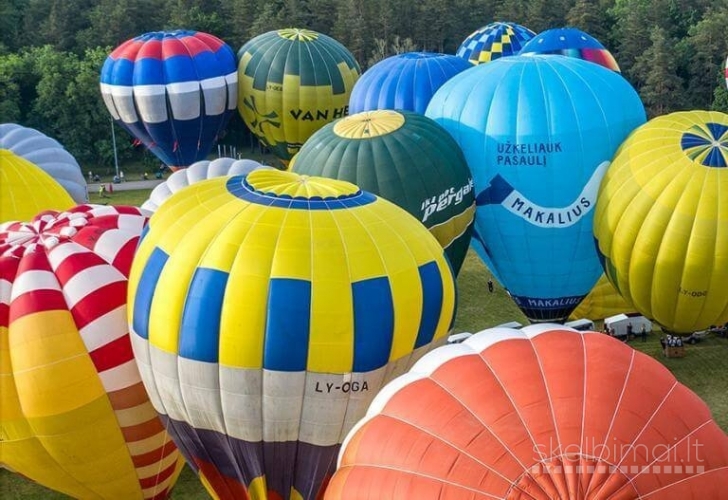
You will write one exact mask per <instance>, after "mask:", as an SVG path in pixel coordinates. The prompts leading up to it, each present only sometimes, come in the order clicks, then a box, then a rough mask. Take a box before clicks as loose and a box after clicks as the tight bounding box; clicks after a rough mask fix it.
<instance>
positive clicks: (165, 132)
mask: <svg viewBox="0 0 728 500" xmlns="http://www.w3.org/2000/svg"><path fill="white" fill-rule="evenodd" d="M237 94H238V76H237V63H236V61H235V52H233V49H232V48H230V46H228V45H227V44H226V43H224V42H223V41H222V40H220V39H219V38H217V37H215V36H213V35H210V34H207V33H203V32H200V31H183V30H179V31H166V32H165V31H158V32H152V33H146V34H144V35H140V36H138V37H136V38H133V39H131V40H128V41H126V42H124V43H123V44H121V45H120V46H119V47H117V48H116V49H114V51H113V52H112V53H111V54H110V55H109V57H108V58H107V59H106V61H105V62H104V66H103V67H102V68H101V95H102V96H103V98H104V103H105V104H106V107H107V108H108V110H109V113H111V116H112V117H113V118H114V121H115V122H116V123H117V124H119V125H121V126H122V127H124V128H125V129H126V130H127V131H128V132H129V133H131V134H132V135H133V136H134V137H135V138H136V139H137V140H138V141H140V142H141V143H143V144H144V145H145V146H146V147H147V148H149V150H150V151H152V153H154V154H155V155H156V156H157V157H158V158H159V159H160V160H161V161H163V162H164V163H165V164H166V165H168V166H169V167H170V168H172V169H173V170H176V169H178V168H184V167H187V166H189V165H191V164H192V163H194V162H196V161H200V160H204V159H205V158H206V157H207V155H208V153H209V152H210V150H211V149H212V146H213V145H214V143H215V141H216V140H217V139H218V136H219V135H220V133H221V132H222V131H223V130H224V129H225V127H226V126H227V123H228V120H229V119H230V117H231V116H232V114H233V112H234V111H235V109H236V107H237Z"/></svg>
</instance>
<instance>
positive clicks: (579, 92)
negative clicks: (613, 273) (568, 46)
mask: <svg viewBox="0 0 728 500" xmlns="http://www.w3.org/2000/svg"><path fill="white" fill-rule="evenodd" d="M425 115H426V116H428V117H430V118H432V119H434V120H435V121H437V122H438V123H439V124H440V125H442V126H443V127H445V129H447V130H448V131H449V132H450V134H451V135H452V136H453V137H454V138H455V140H456V141H457V143H458V144H460V147H461V148H462V149H463V152H464V153H465V157H466V159H467V161H468V166H469V167H470V169H471V171H472V174H473V180H474V183H475V193H476V196H477V204H478V207H477V211H476V216H475V230H476V231H477V235H478V238H479V242H477V243H479V244H474V245H473V246H474V248H475V249H476V251H478V253H479V255H480V256H481V258H483V260H484V261H485V262H486V264H487V265H489V267H491V268H492V271H493V272H494V274H495V275H496V276H497V277H498V280H499V281H500V282H501V283H502V284H503V286H505V287H506V289H507V290H508V291H509V292H510V294H511V296H512V298H513V299H514V301H515V302H516V304H518V306H519V307H520V308H521V310H523V312H524V313H525V314H526V316H527V317H528V318H529V319H530V320H531V321H563V320H565V319H566V318H567V317H568V315H569V313H570V312H571V311H572V310H573V309H574V308H575V307H576V306H577V305H578V303H579V302H580V301H581V299H582V298H584V296H586V294H587V293H589V290H591V288H592V287H593V286H594V284H595V283H596V281H597V279H598V278H599V275H600V274H601V272H602V268H601V266H600V264H599V259H598V257H597V253H596V250H595V247H594V240H593V236H592V220H593V216H594V205H595V202H596V196H597V191H598V188H599V183H600V181H601V179H602V177H603V176H604V172H605V170H606V168H607V167H608V165H609V162H610V161H611V159H612V157H613V155H614V153H615V152H616V151H617V148H618V147H619V146H620V144H621V143H622V142H623V141H624V139H626V137H627V136H628V135H629V134H630V132H632V130H634V129H635V128H637V127H638V126H640V125H642V124H643V123H644V122H645V120H646V116H645V110H644V106H643V105H642V102H641V101H640V98H639V96H638V95H637V92H636V91H635V90H634V89H633V88H632V86H631V85H630V84H629V83H628V82H627V81H626V80H625V79H624V78H623V77H622V76H620V75H619V74H618V73H615V72H614V71H610V70H608V69H606V68H603V67H601V66H599V65H596V64H592V63H589V62H586V61H582V60H580V59H575V58H570V57H565V56H561V55H533V56H518V57H507V58H502V59H498V60H497V61H494V62H492V63H489V64H483V65H479V66H475V67H474V68H472V69H469V70H467V71H465V72H463V73H460V74H459V75H456V76H455V77H453V78H452V79H451V80H450V81H448V82H447V83H445V84H444V85H443V86H442V87H440V89H439V90H438V91H437V92H436V93H435V95H434V96H433V98H432V100H431V101H430V104H429V106H428V107H427V111H426V113H425Z"/></svg>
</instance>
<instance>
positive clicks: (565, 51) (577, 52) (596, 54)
mask: <svg viewBox="0 0 728 500" xmlns="http://www.w3.org/2000/svg"><path fill="white" fill-rule="evenodd" d="M529 54H530V55H532V54H560V55H562V56H569V57H576V58H577V59H583V60H585V61H590V62H593V63H596V64H599V65H601V66H604V67H605V68H609V69H611V70H614V71H617V72H619V65H618V64H617V61H616V60H615V59H614V56H613V55H612V54H611V52H609V51H608V50H607V49H606V48H605V47H604V45H602V44H601V43H600V42H599V40H597V39H596V38H594V37H593V36H591V35H589V34H588V33H585V32H584V31H581V30H579V29H576V28H554V29H550V30H546V31H544V32H542V33H539V34H538V35H536V36H535V37H533V38H531V40H529V41H528V42H527V43H526V44H525V45H524V46H523V48H522V49H521V52H520V55H522V56H525V55H529Z"/></svg>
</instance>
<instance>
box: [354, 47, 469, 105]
mask: <svg viewBox="0 0 728 500" xmlns="http://www.w3.org/2000/svg"><path fill="white" fill-rule="evenodd" d="M471 67H472V66H471V64H470V63H468V62H467V61H466V60H464V59H463V58H462V57H457V56H453V55H448V54H438V53H433V52H405V53H404V54H399V55H394V56H391V57H387V58H386V59H383V60H382V61H379V62H378V63H377V64H375V65H374V66H372V67H371V68H369V69H368V70H367V71H365V72H364V74H363V75H362V76H361V78H360V79H359V80H358V81H357V82H356V84H354V89H353V90H352V91H351V98H350V99H349V113H359V112H361V111H372V110H376V109H396V110H403V111H414V112H415V113H420V114H425V109H427V105H428V104H429V102H430V99H431V98H432V96H433V94H434V93H435V91H436V90H437V89H439V88H440V86H441V85H442V84H443V83H445V82H446V81H448V80H449V79H450V78H452V77H453V76H455V75H457V74H458V73H460V72H461V71H465V70H466V69H469V68H471Z"/></svg>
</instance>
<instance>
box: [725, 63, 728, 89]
mask: <svg viewBox="0 0 728 500" xmlns="http://www.w3.org/2000/svg"><path fill="white" fill-rule="evenodd" d="M725 85H726V87H728V57H726V60H725Z"/></svg>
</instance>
